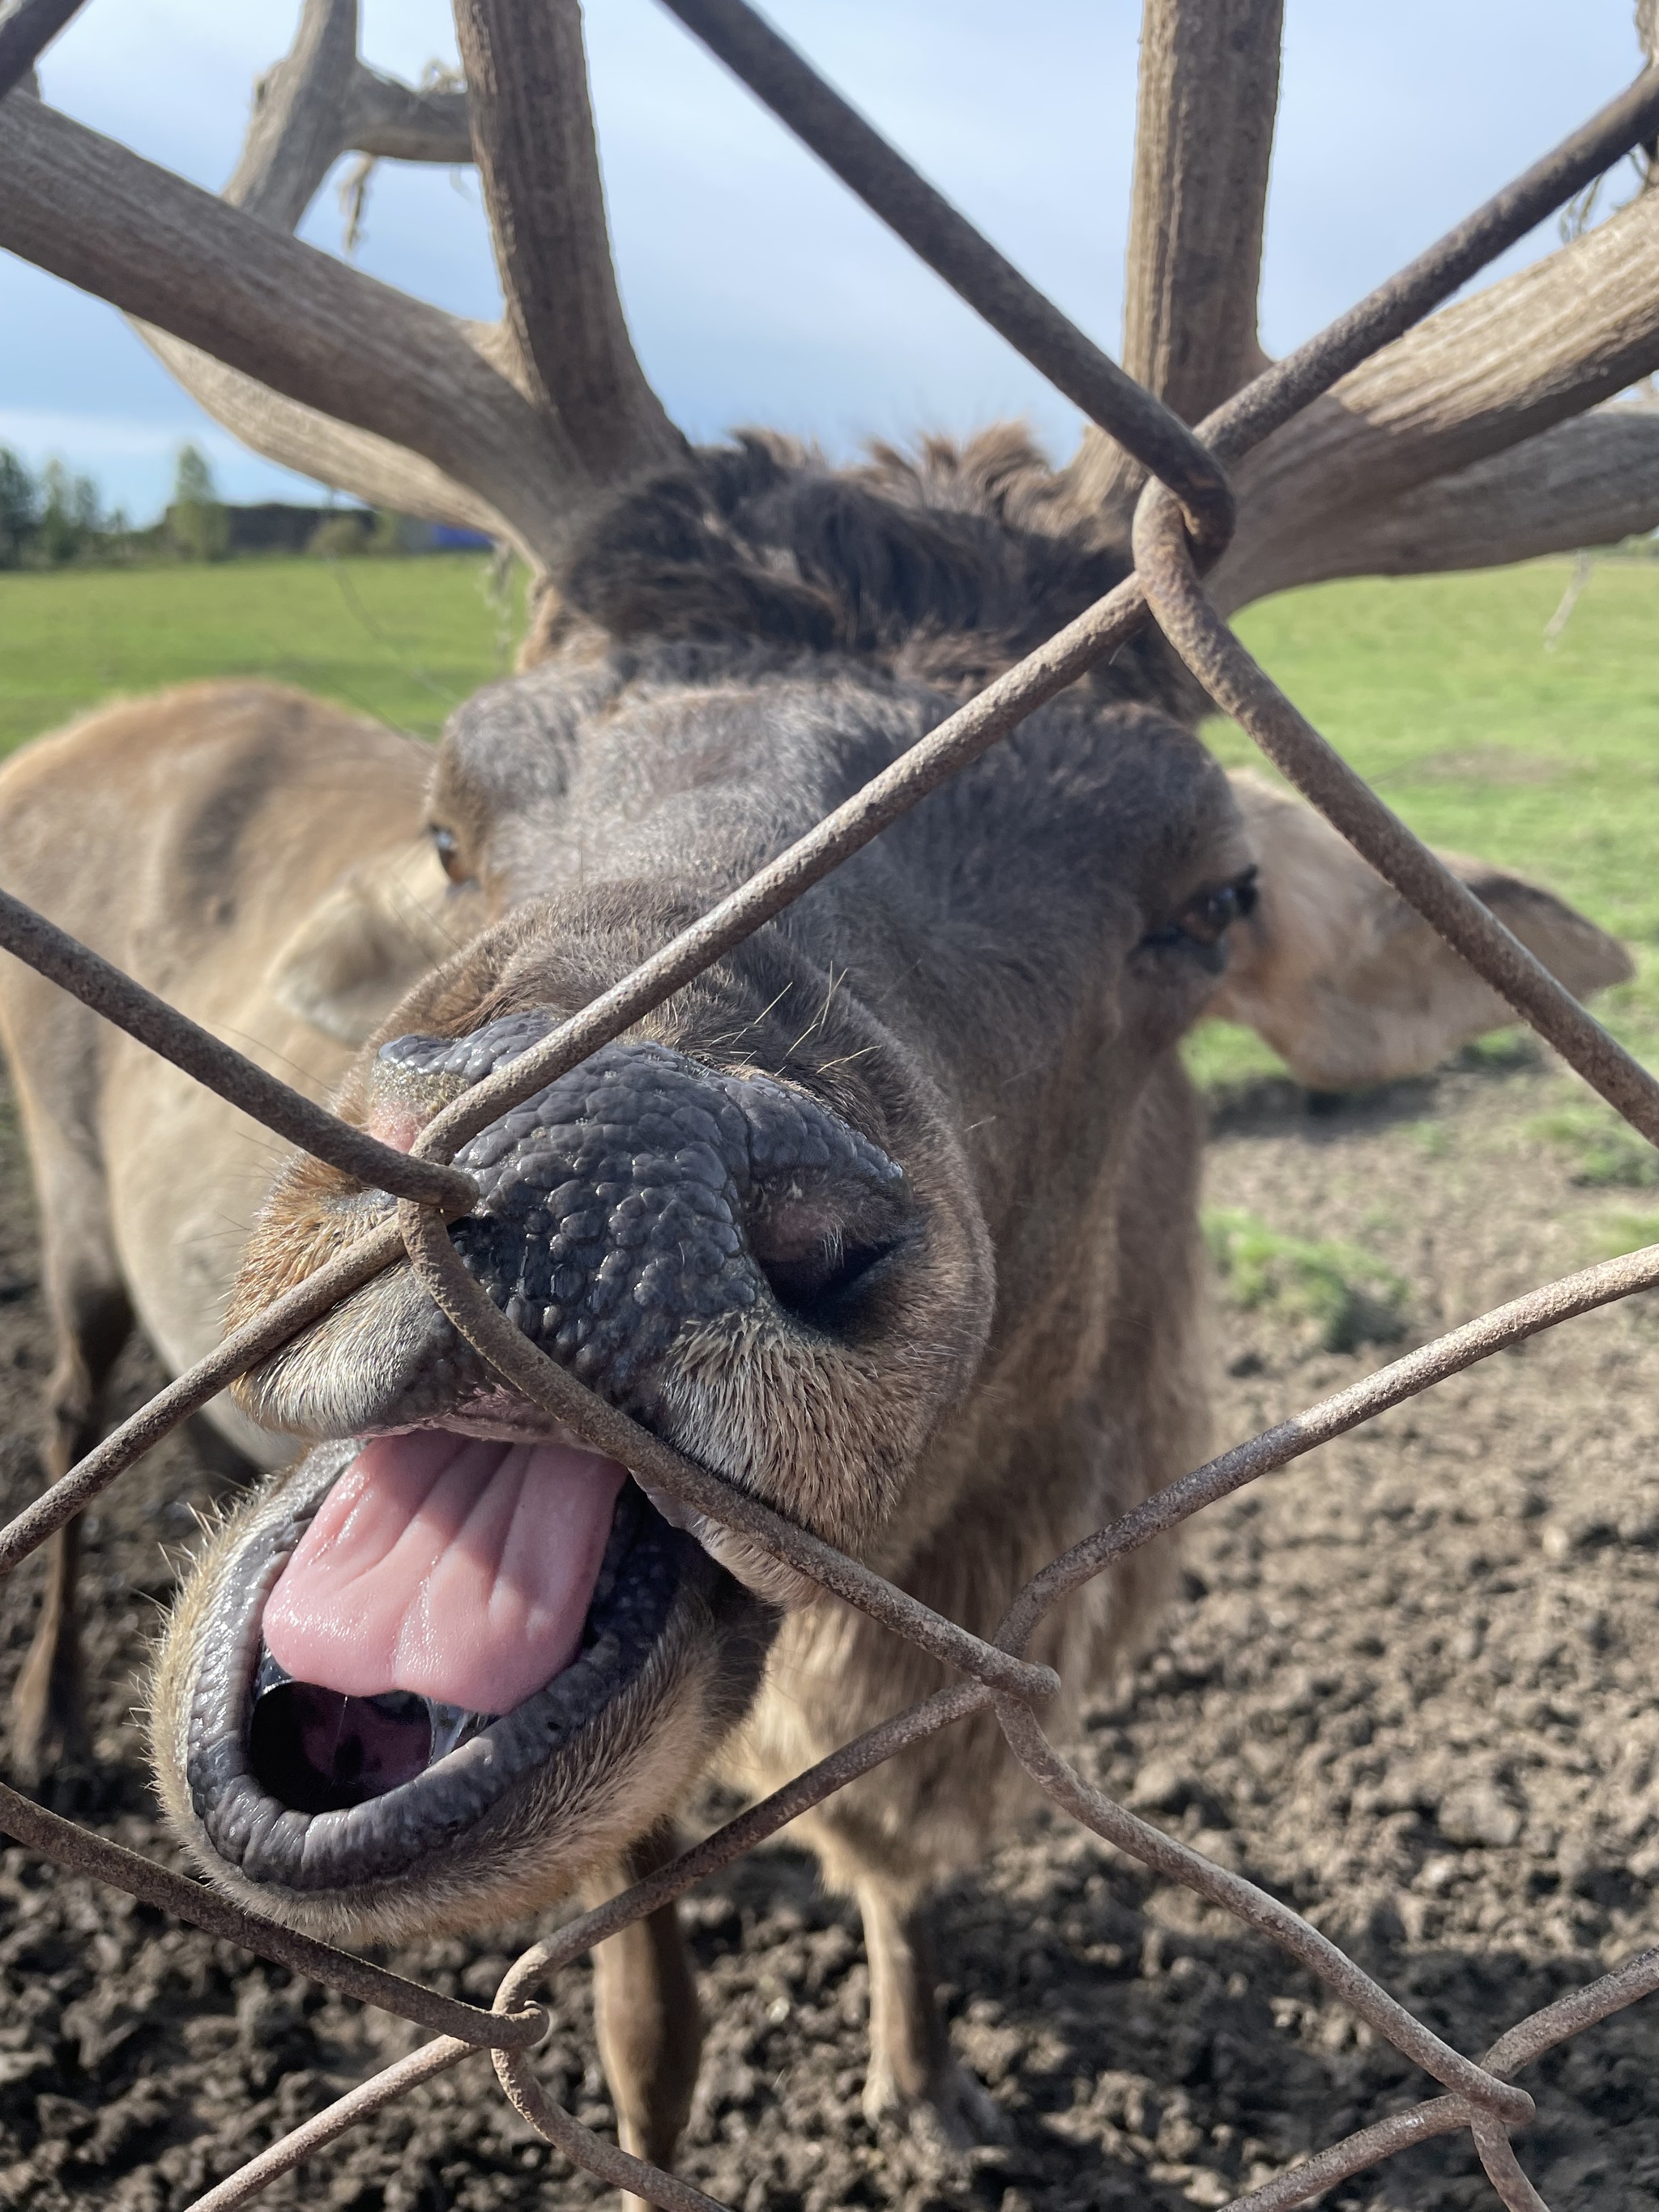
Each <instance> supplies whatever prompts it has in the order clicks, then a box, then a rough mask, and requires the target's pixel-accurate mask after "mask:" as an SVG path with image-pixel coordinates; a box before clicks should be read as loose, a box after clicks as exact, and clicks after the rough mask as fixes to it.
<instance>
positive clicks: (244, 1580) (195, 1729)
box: [186, 1443, 716, 1892]
mask: <svg viewBox="0 0 1659 2212" xmlns="http://www.w3.org/2000/svg"><path fill="white" fill-rule="evenodd" d="M358 1455H359V1447H358V1446H357V1445H356V1443H344V1444H341V1445H337V1446H333V1447H323V1448H321V1449H319V1451H317V1452H316V1453H314V1454H313V1466H312V1468H311V1469H309V1470H308V1473H309V1474H310V1477H311V1479H310V1480H305V1481H303V1482H302V1483H301V1484H297V1485H296V1487H295V1498H294V1503H293V1505H292V1508H291V1510H290V1512H289V1515H288V1516H286V1518H285V1520H284V1522H283V1523H281V1524H279V1525H277V1526H276V1527H275V1528H270V1527H267V1528H262V1529H259V1530H257V1531H255V1532H253V1533H252V1534H251V1535H250V1538H249V1540H248V1541H246V1543H245V1544H244V1545H243V1547H242V1548H241V1550H240V1553H238V1554H237V1555H236V1557H235V1558H234V1561H233V1562H232V1564H231V1567H230V1571H229V1572H228V1575H227V1576H226V1577H225V1580H224V1583H223V1585H222V1590H221V1595H220V1598H219V1601H218V1602H217V1604H216V1607H215V1608H214V1618H213V1620H212V1622H211V1624H210V1632H209V1634H208V1635H207V1636H206V1637H205V1638H204V1641H203V1647H202V1648H203V1651H204V1657H203V1660H202V1663H201V1667H200V1671H199V1674H198V1675H197V1682H196V1686H195V1693H194V1696H193V1698H192V1699H191V1712H190V1720H189V1726H188V1744H187V1767H186V1772H187V1779H188V1784H189V1788H190V1792H191V1803H192V1805H193V1807H194V1809H195V1812H196V1814H197V1818H198V1820H200V1821H201V1823H202V1826H203V1827H204V1830H205V1831H206V1833H207V1837H208V1838H209V1840H210V1843H211V1844H212V1846H213V1849H214V1850H215V1852H216V1854H217V1855H218V1856H219V1857H220V1858H222V1860H223V1861H224V1862H225V1863H226V1864H227V1865H228V1867H231V1868H234V1869H235V1870H236V1871H237V1872H238V1873H240V1875H242V1876H243V1877H244V1878H245V1879H246V1880H248V1881H253V1882H256V1883H269V1884H272V1885H276V1886H278V1887H282V1888H284V1889H289V1890H293V1891H300V1892H317V1891H329V1890H333V1891H339V1890H342V1889H349V1888H352V1887H356V1886H358V1885H361V1884H363V1883H365V1882H375V1881H385V1880H386V1879H388V1878H394V1877H396V1876H397V1875H399V1874H401V1873H404V1872H407V1871H408V1870H409V1869H411V1868H413V1867H415V1866H416V1865H418V1864H420V1863H422V1862H423V1861H425V1860H426V1859H427V1858H428V1857H429V1855H430V1854H431V1853H432V1851H433V1850H436V1849H439V1848H441V1847H443V1846H445V1845H447V1844H453V1843H454V1842H456V1841H458V1840H459V1838H460V1837H461V1836H462V1835H463V1834H465V1832H469V1831H472V1830H474V1829H477V1827H478V1826H480V1825H481V1824H483V1823H486V1822H488V1821H489V1820H490V1819H491V1817H492V1815H495V1814H498V1813H499V1812H500V1811H501V1808H503V1806H504V1805H505V1804H506V1803H507V1801H509V1800H511V1799H512V1798H513V1796H515V1795H516V1794H518V1793H519V1789H520V1785H521V1784H525V1783H526V1780H527V1779H528V1778H532V1777H534V1776H535V1775H538V1774H539V1773H541V1772H542V1771H544V1770H545V1769H546V1768H547V1767H548V1766H549V1765H550V1764H551V1763H552V1762H554V1761H556V1760H557V1759H560V1758H562V1756H564V1755H566V1754H567V1753H569V1752H571V1751H572V1750H573V1748H574V1746H575V1743H576V1740H577V1739H578V1738H579V1737H580V1736H582V1735H583V1734H584V1731H585V1730H586V1729H587V1727H588V1724H589V1723H592V1722H593V1721H594V1720H595V1719H596V1717H598V1716H599V1715H600V1714H601V1713H602V1712H603V1711H604V1709H605V1707H606V1706H608V1705H610V1704H611V1701H612V1700H613V1699H615V1698H616V1697H617V1695H618V1694H619V1693H621V1692H623V1690H625V1689H626V1688H627V1687H628V1686H629V1684H630V1683H632V1682H633V1681H635V1680H636V1679H637V1677H638V1676H639V1675H640V1674H641V1671H642V1670H643V1669H644V1668H645V1667H646V1664H647V1661H648V1659H649V1657H650V1655H651V1653H652V1651H653V1649H654V1647H655V1645H656V1644H657V1643H658V1641H659V1638H660V1637H661V1635H662V1633H663V1631H664V1629H665V1626H666V1625H667V1622H668V1620H669V1616H670V1613H671V1611H672V1609H673V1607H674V1603H675V1600H676V1598H677V1596H678V1595H679V1593H680V1591H681V1589H682V1588H683V1587H684V1586H685V1585H686V1584H688V1583H693V1582H696V1583H702V1582H712V1580H713V1578H714V1574H715V1572H716V1570H715V1569H714V1566H713V1565H712V1563H711V1562H709V1561H708V1559H707V1558H706V1555H705V1554H704V1553H702V1551H701V1549H700V1548H699V1547H698V1546H697V1545H696V1543H695V1542H694V1541H692V1539H691V1538H690V1537H689V1536H686V1535H684V1534H682V1533H681V1532H680V1531H679V1530H678V1529H675V1528H671V1527H670V1526H669V1525H668V1523H667V1522H665V1521H664V1520H663V1519H662V1517H661V1516H660V1515H659V1514H658V1513H657V1512H656V1511H655V1510H653V1507H652V1506H651V1505H650V1504H647V1501H646V1499H645V1498H644V1497H643V1495H642V1494H641V1492H640V1491H639V1489H638V1488H637V1486H635V1484H634V1483H632V1482H631V1481H628V1482H624V1483H623V1485H622V1486H621V1488H620V1491H619V1492H618V1493H617V1502H616V1506H615V1510H614V1513H613V1515H612V1517H611V1527H610V1532H609V1536H608V1539H607V1541H606V1543H605V1551H604V1555H603V1558H602V1559H601V1560H600V1563H599V1569H598V1572H597V1575H596V1577H595V1579H594V1583H593V1587H592V1595H591V1597H590V1598H589V1600H588V1602H587V1605H586V1613H585V1617H584V1620H583V1623H582V1629H581V1634H580V1647H579V1649H578V1650H576V1652H575V1655H574V1657H573V1658H572V1659H571V1660H570V1662H569V1663H568V1665H566V1666H564V1667H563V1668H561V1669H560V1670H559V1671H558V1672H556V1674H553V1675H552V1677H551V1679H550V1680H547V1681H546V1682H545V1683H544V1685H543V1686H541V1687H539V1688H538V1689H536V1690H534V1691H532V1692H531V1693H530V1694H529V1695H527V1696H526V1697H524V1698H522V1699H520V1700H519V1701H518V1702H517V1703H516V1704H515V1705H513V1706H512V1707H511V1708H510V1709H509V1710H507V1711H504V1712H501V1713H499V1714H494V1715H489V1714H474V1713H458V1712H457V1711H455V1710H454V1709H453V1708H445V1707H444V1706H442V1705H439V1704H437V1703H436V1702H435V1701H432V1700H429V1699H424V1698H416V1697H414V1696H411V1695H408V1694H407V1693H399V1692H393V1693H392V1696H391V1697H390V1698H389V1699H388V1698H368V1699H354V1698H350V1697H349V1696H348V1695H344V1694H343V1693H341V1692H335V1691H331V1690H329V1689H327V1688H325V1687H323V1686H317V1685H312V1684H306V1683H298V1682H295V1681H294V1680H291V1679H284V1670H283V1669H282V1668H273V1667H272V1666H271V1664H270V1660H269V1656H268V1655H267V1653H266V1651H265V1647H264V1634H263V1623H264V1612H265V1607H266V1604H267V1602H268V1601H269V1599H270V1594H271V1592H272V1591H273V1589H275V1588H276V1584H277V1583H278V1582H279V1581H280V1580H281V1578H282V1576H283V1572H284V1571H285V1569H286V1568H287V1566H288V1565H289V1560H290V1559H291V1558H292V1556H293V1554H294V1553H295V1550H296V1548H297V1547H298V1546H299V1544H300V1543H301V1540H302V1538H303V1536H304V1534H305V1531H306V1529H307V1527H308V1526H309V1524H310V1522H311V1521H312V1518H313V1516H314V1515H315V1514H316V1513H317V1511H318V1509H319V1507H320V1506H321V1504H323V1502H324V1500H325V1498H326V1496H327V1494H328V1492H329V1491H330V1490H331V1488H332V1487H333V1486H334V1484H335V1483H336V1482H337V1481H338V1480H340V1479H341V1477H342V1476H343V1474H346V1472H347V1471H348V1469H349V1468H350V1467H351V1466H352V1464H353V1463H354V1462H355V1461H356V1459H357V1457H358ZM277 1693H280V1698H281V1699H282V1700H283V1701H285V1704H286V1706H287V1709H288V1710H287V1711H286V1714H285V1715H283V1714H279V1713H276V1712H272V1711H270V1710H269V1708H270V1701H271V1699H272V1697H273V1695H276V1694H277ZM354 1708H355V1710H352V1709H354ZM262 1711H264V1718H263V1719H260V1714H261V1712H262ZM256 1723H258V1724H257V1725H256Z"/></svg>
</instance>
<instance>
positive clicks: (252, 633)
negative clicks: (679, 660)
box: [0, 553, 520, 753]
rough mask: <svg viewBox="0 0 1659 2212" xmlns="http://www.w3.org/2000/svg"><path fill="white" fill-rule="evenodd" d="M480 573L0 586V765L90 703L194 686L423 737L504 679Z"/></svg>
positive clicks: (453, 560)
mask: <svg viewBox="0 0 1659 2212" xmlns="http://www.w3.org/2000/svg"><path fill="white" fill-rule="evenodd" d="M519 596H520V595H519V594H518V593H517V592H514V594H513V608H512V609H511V610H510V611H508V614H507V621H506V623H505V624H504V623H503V620H502V612H501V610H499V609H498V608H497V607H496V606H495V605H492V604H491V601H490V598H489V558H488V556H485V555H482V554H476V553H450V554H435V555H432V556H428V557H427V558H425V559H422V560H418V561H370V560H364V561H316V560H270V561H228V562H224V563H223V565H222V566H220V567H201V568H195V567H192V568H125V569H124V568H85V569H59V570H57V571H55V572H49V573H45V574H21V575H18V574H13V575H0V753H4V752H6V751H9V750H10V748H11V747H12V746H13V745H15V744H21V742H22V740H23V739H24V738H32V737H33V736H34V735H35V733H36V732H38V731H40V730H49V729H52V728H53V727H54V726H56V725H57V724H58V723H60V722H64V721H67V720H69V718H70V716H71V715H72V714H81V713H83V712H84V711H85V709H86V708H88V707H94V706H96V705H97V704H98V703H99V702H100V700H104V699H109V698H112V697H115V696H118V695H119V694H121V693H124V692H127V693H131V692H140V691H153V690H156V689H157V688H158V686H160V685H161V684H182V683H185V682H187V681H189V680H190V679H191V678H194V677H201V676H269V677H272V678H276V679H277V680H279V681H280V682H282V683H284V684H299V685H300V686H301V688H302V689H303V690H307V691H319V692H321V693H322V694H323V695H324V696H325V697H327V698H330V699H337V700H338V701H339V702H341V704H342V705H343V706H347V707H355V708H358V709H359V710H360V711H361V712H362V713H363V714H373V715H374V716H376V717H377V718H378V719H379V720H382V721H386V722H391V723H393V724H395V725H396V726H397V727H398V728H399V729H402V730H410V731H413V732H418V733H419V734H420V735H422V736H423V737H434V736H435V735H436V734H437V732H438V730H439V729H440V728H441V726H442V723H443V720H444V717H445V715H446V714H448V712H449V710H450V708H452V707H453V705H454V704H455V703H456V702H457V701H458V700H460V699H464V698H465V696H466V695H467V693H468V692H469V691H472V690H477V686H478V685H479V684H483V683H485V682H487V681H488V680H489V678H491V677H492V676H498V675H501V674H503V673H505V671H506V669H507V665H508V663H509V661H510V659H511V658H512V653H513V646H514V645H515V643H516V642H517V637H518V627H519V618H518V612H517V607H518V601H519Z"/></svg>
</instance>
